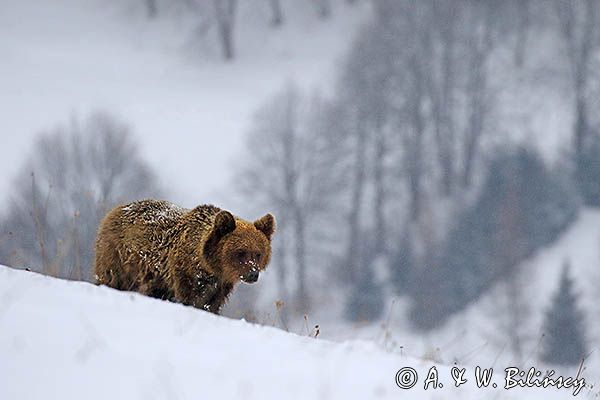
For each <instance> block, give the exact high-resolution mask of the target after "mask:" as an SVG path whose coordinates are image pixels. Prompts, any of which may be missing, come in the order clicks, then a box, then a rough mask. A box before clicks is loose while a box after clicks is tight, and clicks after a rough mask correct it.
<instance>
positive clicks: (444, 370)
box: [0, 267, 592, 400]
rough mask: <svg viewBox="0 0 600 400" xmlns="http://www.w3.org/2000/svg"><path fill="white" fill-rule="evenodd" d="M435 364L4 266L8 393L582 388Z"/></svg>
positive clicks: (1, 359)
mask: <svg viewBox="0 0 600 400" xmlns="http://www.w3.org/2000/svg"><path fill="white" fill-rule="evenodd" d="M32 333H33V334H32ZM434 365H435V364H433V363H432V362H430V361H418V360H415V359H411V358H407V357H405V356H402V355H400V354H393V353H386V352H384V351H383V350H381V349H379V348H377V347H376V346H375V345H374V344H373V343H370V342H344V343H334V342H329V341H326V340H322V339H314V338H310V337H302V336H297V335H295V334H290V333H286V332H284V331H281V330H278V329H275V328H271V327H264V326H257V325H252V324H249V323H246V322H244V321H236V320H229V319H227V318H224V317H218V316H214V315H212V314H208V313H206V312H203V311H199V310H196V309H192V308H188V307H184V306H181V305H178V304H171V303H167V302H163V301H158V300H154V299H150V298H146V297H143V296H140V295H137V294H130V293H121V292H118V291H115V290H112V289H108V288H105V287H96V286H93V285H90V284H86V283H75V282H67V281H62V280H57V279H54V278H49V277H44V276H41V275H38V274H34V273H30V272H26V271H16V270H12V269H9V268H6V267H0V398H1V399H61V400H67V399H82V398H85V399H107V398H114V399H119V398H123V399H138V398H139V399H198V398H219V399H232V398H240V399H241V398H243V399H252V398H255V399H277V400H279V399H283V398H300V399H311V398H312V399H350V398H356V399H367V398H389V399H397V398H415V399H416V398H432V399H433V398H440V396H443V398H457V399H458V398H498V396H501V398H523V395H524V394H526V395H527V398H530V399H531V398H542V396H543V398H556V399H559V398H562V399H567V398H572V392H571V390H572V389H570V390H569V389H564V388H563V389H561V390H557V389H553V388H548V389H545V390H542V389H536V388H525V389H520V388H515V389H510V390H508V391H505V390H504V389H503V388H502V386H503V385H504V373H503V372H502V374H501V375H500V376H495V377H494V379H493V382H495V383H497V385H498V388H495V389H494V388H492V387H489V388H483V389H478V388H477V386H476V384H475V382H474V378H473V376H472V375H473V373H474V372H473V369H472V368H470V367H467V370H466V373H465V378H467V379H469V381H468V382H467V383H465V384H463V385H462V386H460V387H459V388H454V387H453V381H452V380H451V375H450V369H449V367H445V366H441V365H437V371H438V374H439V382H441V383H442V384H443V385H444V387H442V388H439V387H438V389H433V388H429V389H428V390H427V391H424V390H423V382H424V379H425V376H426V374H427V372H428V371H429V369H430V368H431V367H432V366H434ZM408 366H412V367H414V368H415V370H416V371H417V372H418V374H419V383H418V384H417V385H416V386H415V387H413V388H411V389H404V390H403V389H400V388H399V387H397V386H396V384H395V374H396V372H397V371H398V370H399V369H400V368H403V367H408ZM482 367H483V366H482ZM591 395H592V392H591V391H590V390H589V389H588V388H585V389H583V390H582V391H581V393H580V394H579V397H581V398H587V397H590V396H591Z"/></svg>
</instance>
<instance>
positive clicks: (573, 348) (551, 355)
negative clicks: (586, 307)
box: [541, 263, 586, 365]
mask: <svg viewBox="0 0 600 400" xmlns="http://www.w3.org/2000/svg"><path fill="white" fill-rule="evenodd" d="M577 300H578V297H577V294H576V293H575V291H574V288H573V280H572V279H571V277H570V276H569V264H568V263H565V265H564V267H563V271H562V275H561V278H560V285H559V287H558V291H557V292H556V294H555V295H554V297H553V298H552V304H551V306H550V308H549V309H548V311H547V312H546V317H545V320H544V328H543V332H544V335H545V338H544V342H543V347H542V354H541V360H542V361H544V362H547V363H549V364H557V365H577V364H579V363H580V362H581V359H582V358H583V357H584V356H585V354H586V343H585V324H584V320H583V314H582V313H581V311H580V310H579V309H578V307H577Z"/></svg>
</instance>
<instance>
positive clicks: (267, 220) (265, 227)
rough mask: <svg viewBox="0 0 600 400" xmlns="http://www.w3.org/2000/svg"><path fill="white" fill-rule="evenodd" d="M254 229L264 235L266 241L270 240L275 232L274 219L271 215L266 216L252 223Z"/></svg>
mask: <svg viewBox="0 0 600 400" xmlns="http://www.w3.org/2000/svg"><path fill="white" fill-rule="evenodd" d="M254 227H255V228H256V229H258V230H259V231H261V232H262V233H264V234H265V236H266V237H267V239H269V240H271V236H272V235H273V232H275V217H274V216H273V214H267V215H265V216H264V217H261V218H259V219H257V220H256V221H254Z"/></svg>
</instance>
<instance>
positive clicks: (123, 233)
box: [95, 200, 275, 313]
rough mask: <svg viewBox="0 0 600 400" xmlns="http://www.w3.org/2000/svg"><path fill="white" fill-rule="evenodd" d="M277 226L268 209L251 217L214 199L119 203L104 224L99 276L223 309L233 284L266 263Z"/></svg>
mask: <svg viewBox="0 0 600 400" xmlns="http://www.w3.org/2000/svg"><path fill="white" fill-rule="evenodd" d="M274 230H275V218H274V217H273V216H272V215H271V214H267V215H265V216H264V217H262V218H260V219H258V220H256V221H254V222H248V221H245V220H243V219H240V218H238V217H235V216H233V215H232V214H231V213H230V212H228V211H224V210H221V209H219V208H217V207H215V206H212V205H202V206H198V207H196V208H194V209H193V210H187V209H183V208H180V207H177V206H175V205H173V204H171V203H169V202H166V201H160V200H143V201H138V202H134V203H131V204H127V205H124V206H118V207H116V208H114V209H113V210H112V211H110V212H109V213H108V214H107V215H106V217H104V219H103V220H102V222H101V223H100V228H99V230H98V236H97V239H96V265H95V274H96V280H97V283H98V284H102V285H107V286H110V287H113V288H115V289H119V290H129V291H137V292H140V293H143V294H146V295H148V296H152V297H156V298H160V299H168V300H171V301H176V302H180V303H183V304H187V305H192V306H194V307H197V308H202V309H204V310H207V311H211V312H213V313H218V312H219V310H220V308H221V306H222V305H223V303H224V302H225V301H226V299H227V296H228V295H229V293H230V292H231V291H232V289H233V287H234V285H235V284H236V283H238V282H239V281H240V280H242V281H246V282H249V283H251V282H255V281H256V280H257V279H258V273H259V272H260V271H262V270H264V269H265V268H266V266H267V264H268V263H269V260H270V257H271V236H272V234H273V232H274Z"/></svg>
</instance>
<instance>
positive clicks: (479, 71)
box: [461, 1, 495, 188]
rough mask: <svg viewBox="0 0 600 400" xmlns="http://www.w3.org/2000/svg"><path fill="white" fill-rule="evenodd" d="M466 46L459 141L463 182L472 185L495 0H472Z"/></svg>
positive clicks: (486, 101)
mask: <svg viewBox="0 0 600 400" xmlns="http://www.w3.org/2000/svg"><path fill="white" fill-rule="evenodd" d="M469 10H470V15H469V17H470V18H469V20H468V22H467V25H466V26H467V28H466V29H468V31H467V33H466V35H467V38H466V50H467V52H468V54H467V59H468V68H467V69H466V72H467V75H468V78H467V84H466V88H465V91H466V95H467V98H468V104H467V123H466V128H465V132H464V136H463V141H462V156H463V165H462V174H461V180H462V185H463V187H465V188H468V187H469V186H471V183H472V181H473V169H474V163H475V161H476V157H477V155H478V153H479V149H480V144H481V139H482V137H483V135H484V133H485V129H486V125H485V123H486V118H487V116H488V114H489V106H490V99H489V95H490V93H489V87H488V85H489V82H488V81H489V79H488V70H487V69H488V60H489V56H490V54H491V52H492V50H493V44H494V42H493V41H494V32H493V29H494V25H493V21H494V10H495V9H494V3H493V2H489V1H483V2H474V3H473V4H472V6H471V7H470V9H469Z"/></svg>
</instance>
